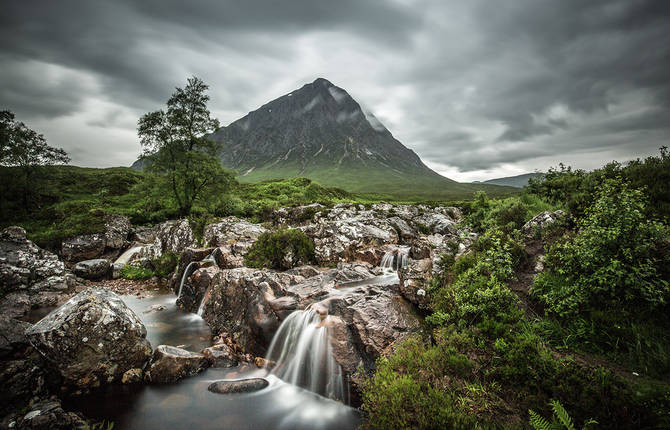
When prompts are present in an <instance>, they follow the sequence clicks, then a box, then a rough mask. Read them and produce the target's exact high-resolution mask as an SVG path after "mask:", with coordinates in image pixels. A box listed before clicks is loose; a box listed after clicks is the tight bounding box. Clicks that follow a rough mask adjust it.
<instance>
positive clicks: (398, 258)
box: [379, 249, 407, 272]
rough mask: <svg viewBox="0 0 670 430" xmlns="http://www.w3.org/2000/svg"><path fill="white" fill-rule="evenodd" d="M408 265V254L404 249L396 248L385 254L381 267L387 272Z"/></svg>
mask: <svg viewBox="0 0 670 430" xmlns="http://www.w3.org/2000/svg"><path fill="white" fill-rule="evenodd" d="M406 266H407V254H406V253H405V252H403V251H402V250H399V249H396V250H394V251H389V252H387V253H386V254H384V257H383V258H382V261H381V263H379V267H381V268H382V269H384V271H385V272H390V271H395V272H397V271H398V270H400V269H402V268H404V267H406Z"/></svg>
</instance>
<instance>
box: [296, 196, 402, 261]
mask: <svg viewBox="0 0 670 430" xmlns="http://www.w3.org/2000/svg"><path fill="white" fill-rule="evenodd" d="M338 206H339V205H338ZM338 206H336V207H335V209H333V210H332V211H331V212H330V213H329V214H328V219H320V220H319V221H318V222H317V223H315V224H310V225H307V226H303V227H300V229H301V230H302V231H303V232H304V233H305V234H306V235H307V236H309V237H310V238H311V239H312V240H313V241H314V253H315V256H316V259H317V261H318V262H319V263H320V264H322V265H328V264H332V263H337V262H341V261H352V260H354V259H355V256H356V253H357V251H358V250H360V249H366V248H376V247H381V246H383V245H386V244H390V243H397V242H398V233H397V232H396V230H395V229H394V228H393V226H391V224H390V223H389V222H388V220H387V219H386V218H385V217H380V216H377V214H376V213H375V212H372V211H361V212H357V208H353V207H338Z"/></svg>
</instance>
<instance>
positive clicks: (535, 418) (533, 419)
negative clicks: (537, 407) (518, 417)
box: [528, 410, 556, 430]
mask: <svg viewBox="0 0 670 430" xmlns="http://www.w3.org/2000/svg"><path fill="white" fill-rule="evenodd" d="M528 413H529V414H530V425H531V426H533V428H534V429H535V430H555V429H556V427H555V426H554V425H553V424H551V423H549V421H547V420H546V419H544V418H543V417H542V416H541V415H539V414H538V413H536V412H535V411H533V410H529V411H528Z"/></svg>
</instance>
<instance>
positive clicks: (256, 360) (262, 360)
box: [254, 357, 270, 369]
mask: <svg viewBox="0 0 670 430" xmlns="http://www.w3.org/2000/svg"><path fill="white" fill-rule="evenodd" d="M254 364H255V365H256V367H258V368H259V369H262V368H264V367H267V366H268V364H270V361H269V360H266V359H265V358H263V357H255V358H254Z"/></svg>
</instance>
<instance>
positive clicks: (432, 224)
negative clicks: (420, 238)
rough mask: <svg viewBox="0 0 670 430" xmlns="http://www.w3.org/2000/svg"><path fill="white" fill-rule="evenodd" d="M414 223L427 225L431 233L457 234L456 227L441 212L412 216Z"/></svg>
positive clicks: (454, 223)
mask: <svg viewBox="0 0 670 430" xmlns="http://www.w3.org/2000/svg"><path fill="white" fill-rule="evenodd" d="M413 221H414V224H415V225H421V226H425V227H427V228H428V229H429V230H430V232H431V233H439V234H443V235H447V236H457V235H458V227H457V225H456V222H454V221H453V220H452V219H451V218H450V217H448V216H447V215H443V214H441V213H435V212H430V213H425V214H423V215H420V216H417V217H416V218H414V220H413Z"/></svg>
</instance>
